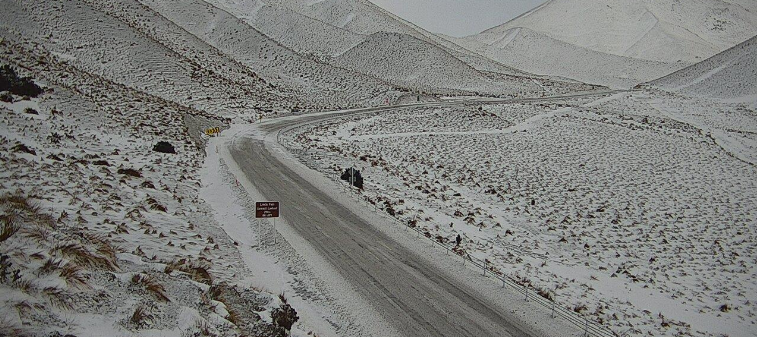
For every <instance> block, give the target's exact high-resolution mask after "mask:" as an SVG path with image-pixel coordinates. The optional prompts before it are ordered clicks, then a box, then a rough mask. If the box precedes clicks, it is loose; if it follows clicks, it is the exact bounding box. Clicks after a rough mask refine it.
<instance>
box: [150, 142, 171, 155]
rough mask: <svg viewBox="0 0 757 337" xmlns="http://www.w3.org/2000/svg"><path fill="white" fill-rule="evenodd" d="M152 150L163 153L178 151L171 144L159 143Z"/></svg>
mask: <svg viewBox="0 0 757 337" xmlns="http://www.w3.org/2000/svg"><path fill="white" fill-rule="evenodd" d="M152 150H153V151H155V152H161V153H174V154H175V153H176V149H174V147H173V145H171V143H169V142H158V143H157V144H155V146H153V148H152Z"/></svg>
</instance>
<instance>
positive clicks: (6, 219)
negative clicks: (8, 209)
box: [0, 213, 20, 242]
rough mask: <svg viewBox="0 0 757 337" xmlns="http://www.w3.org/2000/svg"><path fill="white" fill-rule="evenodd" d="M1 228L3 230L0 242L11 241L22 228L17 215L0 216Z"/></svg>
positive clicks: (0, 231)
mask: <svg viewBox="0 0 757 337" xmlns="http://www.w3.org/2000/svg"><path fill="white" fill-rule="evenodd" d="M0 226H2V230H0V242H4V241H5V240H8V239H10V237H11V236H13V235H15V234H16V233H17V232H18V230H19V228H20V226H19V225H18V222H17V221H16V214H15V213H10V214H3V215H0Z"/></svg>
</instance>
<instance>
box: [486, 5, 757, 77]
mask: <svg viewBox="0 0 757 337" xmlns="http://www.w3.org/2000/svg"><path fill="white" fill-rule="evenodd" d="M513 28H527V29H530V30H533V31H536V32H539V33H542V34H545V35H548V36H550V37H552V38H555V39H558V40H561V41H564V42H567V43H570V44H573V45H576V46H580V47H584V48H588V49H591V50H595V51H598V52H602V53H607V54H613V55H619V56H626V57H632V58H638V59H643V60H651V61H660V62H666V63H675V62H679V61H682V62H686V63H695V62H699V61H702V60H704V59H706V58H709V57H711V56H713V55H715V54H717V53H719V52H721V51H723V50H725V49H728V48H730V47H733V46H734V45H736V44H738V43H740V42H742V41H744V40H746V39H749V38H751V37H752V36H754V35H755V34H757V3H756V2H754V1H751V0H687V1H679V0H633V1H626V0H606V1H602V2H596V1H593V0H550V1H547V2H545V3H544V4H543V5H541V6H539V7H537V8H535V9H533V10H531V11H529V12H527V13H525V14H523V15H521V16H519V17H517V18H515V19H513V20H511V21H509V22H507V23H505V24H503V25H501V26H497V27H494V28H492V29H489V30H487V31H485V32H484V33H483V34H484V35H490V34H498V35H504V34H505V33H506V32H507V31H509V30H511V29H513Z"/></svg>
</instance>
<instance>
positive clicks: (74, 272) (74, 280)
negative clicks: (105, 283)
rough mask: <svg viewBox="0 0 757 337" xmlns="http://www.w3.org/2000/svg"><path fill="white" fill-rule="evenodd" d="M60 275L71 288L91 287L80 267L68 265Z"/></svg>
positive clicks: (62, 268) (61, 269)
mask: <svg viewBox="0 0 757 337" xmlns="http://www.w3.org/2000/svg"><path fill="white" fill-rule="evenodd" d="M58 275H59V276H60V278H62V279H63V280H64V281H66V284H68V286H69V287H74V288H87V287H89V285H88V284H87V278H86V277H85V276H84V270H83V269H82V268H81V267H80V266H78V265H75V264H73V263H70V262H69V263H66V264H65V265H64V266H63V267H61V268H60V271H59V272H58Z"/></svg>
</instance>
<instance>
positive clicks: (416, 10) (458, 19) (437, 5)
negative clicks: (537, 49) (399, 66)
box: [370, 0, 545, 37]
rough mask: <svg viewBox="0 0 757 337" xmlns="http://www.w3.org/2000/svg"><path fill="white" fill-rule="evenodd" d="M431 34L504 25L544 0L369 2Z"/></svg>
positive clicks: (459, 34)
mask: <svg viewBox="0 0 757 337" xmlns="http://www.w3.org/2000/svg"><path fill="white" fill-rule="evenodd" d="M370 1H371V2H373V3H374V4H376V5H378V6H379V7H381V8H383V9H386V10H388V11H389V12H392V13H393V14H395V15H397V16H399V17H401V18H403V19H405V20H407V21H410V22H412V23H414V24H416V25H418V26H420V27H422V28H424V29H426V30H428V31H431V32H433V33H441V34H446V35H451V36H456V37H463V36H467V35H472V34H477V33H480V32H482V31H484V30H486V29H489V28H491V27H494V26H497V25H500V24H503V23H505V22H507V21H509V20H510V19H513V18H515V17H516V16H518V15H520V14H523V13H525V12H527V11H528V10H530V9H532V8H534V7H536V6H538V5H540V4H542V3H544V2H545V0H370Z"/></svg>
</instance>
